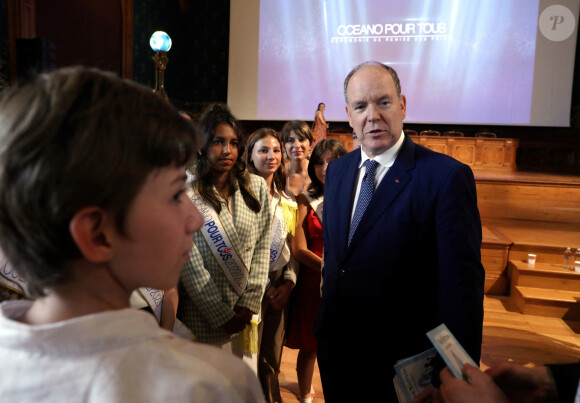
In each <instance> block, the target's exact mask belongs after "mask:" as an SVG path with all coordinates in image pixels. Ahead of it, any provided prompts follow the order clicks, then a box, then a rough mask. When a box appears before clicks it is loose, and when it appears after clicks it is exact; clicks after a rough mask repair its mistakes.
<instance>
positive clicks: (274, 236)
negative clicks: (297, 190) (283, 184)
mask: <svg viewBox="0 0 580 403" xmlns="http://www.w3.org/2000/svg"><path fill="white" fill-rule="evenodd" d="M286 235H287V233H286V225H285V222H284V213H283V212H282V208H281V207H280V202H278V204H277V205H276V209H275V210H274V217H273V219H272V229H271V233H270V239H271V242H270V271H277V270H279V269H280V267H277V266H279V265H277V263H278V261H279V259H280V256H281V255H282V249H283V248H284V243H285V242H286Z"/></svg>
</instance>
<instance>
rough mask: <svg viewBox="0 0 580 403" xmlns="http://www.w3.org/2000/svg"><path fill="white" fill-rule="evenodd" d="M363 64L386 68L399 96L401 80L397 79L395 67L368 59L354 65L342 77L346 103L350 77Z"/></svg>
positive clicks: (363, 65)
mask: <svg viewBox="0 0 580 403" xmlns="http://www.w3.org/2000/svg"><path fill="white" fill-rule="evenodd" d="M365 66H379V67H382V68H384V69H385V70H387V71H388V72H389V73H390V74H391V77H393V81H394V82H395V87H396V89H397V95H398V96H401V82H400V81H399V75H398V74H397V72H396V71H395V69H393V68H392V67H390V66H387V65H386V64H383V63H381V62H377V61H374V60H370V61H366V62H364V63H361V64H359V65H358V66H356V67H355V68H354V69H352V70H351V71H350V73H348V75H347V76H346V78H345V79H344V100H345V101H346V103H347V104H348V97H347V96H346V89H347V87H348V83H349V82H350V79H351V78H352V76H353V75H354V73H356V72H357V71H359V70H360V69H361V68H363V67H365Z"/></svg>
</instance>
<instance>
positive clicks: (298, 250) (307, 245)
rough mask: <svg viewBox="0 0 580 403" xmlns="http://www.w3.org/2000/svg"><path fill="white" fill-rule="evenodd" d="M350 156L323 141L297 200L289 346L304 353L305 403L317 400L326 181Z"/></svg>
mask: <svg viewBox="0 0 580 403" xmlns="http://www.w3.org/2000/svg"><path fill="white" fill-rule="evenodd" d="M346 153H347V151H346V148H345V147H344V145H343V144H342V143H341V142H340V141H338V140H322V141H320V142H319V143H318V144H316V147H314V151H313V152H312V156H311V157H310V163H309V164H308V175H309V176H310V179H311V180H312V183H311V184H310V186H309V188H308V191H307V192H306V193H304V194H301V195H299V196H297V197H296V202H297V203H298V225H297V226H296V235H295V236H294V237H293V239H292V253H293V255H294V258H295V259H296V260H297V261H298V262H300V275H299V276H298V283H297V284H296V289H295V290H294V292H293V293H292V298H291V302H290V308H289V312H290V316H289V324H288V329H287V333H286V346H288V347H289V348H292V349H299V350H300V351H299V352H298V359H297V362H296V373H297V376H298V386H299V388H300V400H301V401H302V402H310V401H311V400H312V398H313V397H314V390H313V388H312V375H313V373H314V364H315V362H316V348H317V344H316V338H315V337H314V333H313V331H312V327H313V325H314V320H315V319H316V316H317V315H318V310H319V308H320V284H321V283H320V282H321V270H322V249H323V242H322V202H323V198H324V178H325V174H326V167H327V166H328V164H329V163H330V162H331V161H333V160H335V159H337V158H339V157H341V156H343V155H345V154H346Z"/></svg>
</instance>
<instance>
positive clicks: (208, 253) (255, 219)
mask: <svg viewBox="0 0 580 403" xmlns="http://www.w3.org/2000/svg"><path fill="white" fill-rule="evenodd" d="M199 130H200V134H201V137H202V140H203V146H202V148H201V150H200V151H199V153H198V155H197V157H196V158H194V160H193V161H192V162H191V164H190V166H189V171H190V174H191V175H192V190H191V192H190V197H191V199H192V201H193V203H194V205H195V206H196V207H197V208H198V209H199V211H200V212H201V214H202V215H203V218H204V225H203V226H202V228H201V230H200V231H198V232H196V233H195V234H194V237H193V238H194V246H193V248H192V249H191V251H190V254H189V261H188V262H187V263H186V264H185V266H184V267H183V270H182V273H181V279H180V285H179V307H178V312H177V318H178V319H179V320H181V321H182V322H183V323H184V324H185V325H186V326H187V327H188V328H189V329H190V330H191V331H192V332H193V334H194V335H195V338H196V340H197V341H199V342H202V343H210V344H214V345H217V346H219V347H221V348H222V349H224V350H228V351H231V352H232V353H234V354H236V355H238V356H240V357H243V358H244V360H245V361H247V362H248V363H249V365H250V366H251V367H252V369H254V371H256V372H257V352H258V336H257V333H258V332H257V326H258V313H259V312H260V306H261V303H262V296H263V295H264V289H265V287H266V282H267V280H268V264H269V255H270V226H271V222H272V213H271V212H270V209H269V208H268V206H269V203H270V197H269V191H268V187H267V186H266V182H265V181H264V179H263V178H261V177H260V176H257V175H253V174H250V172H248V170H247V169H246V164H245V162H244V161H243V159H242V158H241V157H242V154H243V152H244V137H243V136H242V132H241V129H240V125H239V123H238V121H237V120H236V118H235V117H234V116H233V115H232V114H231V112H230V110H229V108H228V107H227V106H226V105H222V104H214V105H210V106H209V107H208V108H207V109H206V110H205V111H204V113H203V114H202V116H201V118H200V122H199Z"/></svg>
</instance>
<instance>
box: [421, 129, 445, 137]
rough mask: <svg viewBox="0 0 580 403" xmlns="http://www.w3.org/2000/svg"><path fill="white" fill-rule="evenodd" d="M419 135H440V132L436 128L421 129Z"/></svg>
mask: <svg viewBox="0 0 580 403" xmlns="http://www.w3.org/2000/svg"><path fill="white" fill-rule="evenodd" d="M420 135H421V136H441V133H440V132H438V131H437V130H423V131H422V132H421V134H420Z"/></svg>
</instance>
